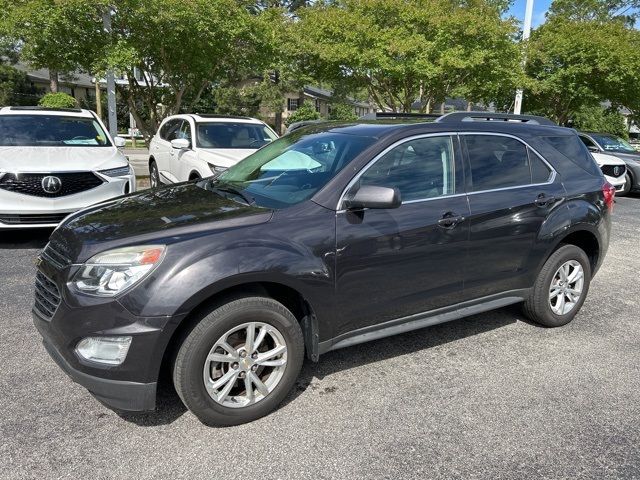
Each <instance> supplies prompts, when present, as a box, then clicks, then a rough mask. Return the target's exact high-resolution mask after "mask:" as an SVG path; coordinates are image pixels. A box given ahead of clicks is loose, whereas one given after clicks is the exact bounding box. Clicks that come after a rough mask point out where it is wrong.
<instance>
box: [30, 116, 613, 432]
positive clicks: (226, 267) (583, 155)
mask: <svg viewBox="0 0 640 480" xmlns="http://www.w3.org/2000/svg"><path fill="white" fill-rule="evenodd" d="M614 196H615V191H614V189H613V187H612V186H611V185H609V184H607V183H606V181H605V179H604V177H603V174H602V172H601V171H600V169H599V168H598V166H597V165H596V163H595V161H594V159H593V157H592V156H591V155H590V153H589V152H588V150H587V148H586V147H585V145H584V144H583V143H582V142H581V141H580V138H579V137H578V135H577V134H576V132H575V131H574V130H570V129H566V128H561V127H557V126H553V124H552V123H551V122H550V121H548V120H546V119H544V118H539V117H528V116H510V115H504V114H503V115H501V114H486V113H482V114H481V113H477V114H476V113H470V112H464V113H454V114H450V115H446V116H443V117H441V118H439V119H438V120H437V121H435V122H431V123H410V122H407V121H405V122H404V123H400V124H398V123H395V124H391V123H381V122H375V123H366V122H360V123H355V124H317V125H311V126H307V127H303V128H300V129H298V130H296V131H294V132H293V133H291V134H289V135H286V136H285V137H283V138H281V139H279V140H276V141H274V142H273V143H270V144H268V145H266V146H264V147H263V148H261V149H260V150H258V151H257V152H255V153H253V154H252V155H250V156H249V157H247V158H246V159H244V160H242V161H240V162H239V163H238V164H236V165H234V166H232V167H230V168H229V169H228V170H226V171H225V172H223V173H220V174H218V175H217V176H214V177H208V178H204V179H198V180H193V181H189V182H186V183H181V184H176V185H172V186H168V187H160V188H154V189H152V190H148V191H146V192H141V193H137V194H129V195H125V196H123V197H120V198H118V199H115V200H111V201H108V202H105V203H101V204H98V205H95V206H93V207H89V208H87V209H85V210H82V211H81V212H78V213H75V214H72V215H71V216H69V217H68V218H67V219H65V220H64V222H62V223H61V224H60V226H59V227H58V228H57V229H56V230H55V231H54V232H53V233H52V235H51V238H50V241H49V243H48V244H47V246H46V247H45V249H44V250H43V252H42V253H41V255H40V256H39V257H38V262H37V263H38V268H37V276H36V280H35V281H36V286H35V304H34V307H33V317H34V322H35V325H36V327H37V328H38V330H39V332H40V333H41V335H42V337H43V339H44V345H45V347H46V349H47V351H48V352H49V354H50V355H51V357H52V358H53V359H54V360H55V361H56V362H57V363H58V365H59V366H60V367H61V368H62V369H63V370H64V371H65V372H66V373H67V374H68V375H69V376H70V377H71V378H72V379H73V380H74V381H76V382H77V383H79V384H81V385H83V386H85V387H86V388H87V389H88V390H89V391H90V392H91V393H92V394H93V395H94V396H95V397H97V398H98V399H99V400H100V401H101V402H103V403H104V404H106V405H107V406H109V407H111V408H113V409H116V410H129V411H145V410H151V409H154V408H155V405H156V389H157V383H158V378H159V377H160V374H161V371H167V372H170V374H171V377H172V380H173V383H174V385H175V388H176V391H177V392H178V395H179V396H180V398H181V399H182V401H183V402H184V404H185V405H186V406H187V407H188V408H189V409H190V410H191V411H192V412H193V413H194V414H195V415H196V416H197V417H198V418H199V419H200V420H201V421H202V422H204V423H205V424H208V425H218V426H223V425H236V424H240V423H244V422H249V421H252V420H255V419H257V418H259V417H261V416H263V415H266V414H268V413H269V412H271V411H272V410H274V409H275V408H276V407H277V406H278V405H279V404H280V403H281V402H282V401H283V399H284V398H285V397H286V396H287V394H288V392H289V391H290V390H291V388H292V386H293V385H294V383H295V381H296V377H297V376H298V373H299V371H300V368H301V366H302V363H303V359H304V358H305V354H306V356H307V357H308V358H309V359H311V360H312V361H317V360H318V358H319V356H320V355H322V354H323V353H326V352H328V351H330V350H335V349H338V348H342V347H347V346H349V345H354V344H358V343H361V342H365V341H369V340H374V339H378V338H382V337H387V336H390V335H395V334H398V333H401V332H407V331H410V330H414V329H418V328H423V327H426V326H429V325H434V324H437V323H442V322H446V321H449V320H454V319H457V318H460V317H464V316H468V315H472V314H477V313H479V312H484V311H487V310H491V309H495V308H500V307H504V306H505V305H510V304H516V303H522V304H523V309H524V313H525V315H526V316H527V317H528V318H529V319H531V320H532V321H534V322H537V323H538V324H540V325H543V326H545V327H559V326H561V325H565V324H567V323H568V322H570V321H571V320H572V319H573V318H574V317H575V315H576V314H577V313H578V311H579V310H580V308H581V307H582V304H583V303H584V301H585V297H586V295H587V292H588V289H589V283H590V281H591V279H592V278H593V275H595V273H596V272H597V270H598V268H599V267H600V265H601V263H602V261H603V258H604V256H605V253H606V251H607V248H608V243H609V233H610V228H611V210H612V208H613V202H614ZM165 367H166V370H165Z"/></svg>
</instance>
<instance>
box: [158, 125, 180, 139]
mask: <svg viewBox="0 0 640 480" xmlns="http://www.w3.org/2000/svg"><path fill="white" fill-rule="evenodd" d="M181 125H182V120H181V119H173V120H169V121H167V122H166V123H165V124H164V125H163V126H162V128H161V129H160V137H161V138H163V139H164V140H166V141H168V142H170V141H171V140H175V139H176V138H178V137H177V136H176V135H177V132H178V130H179V129H180V126H181Z"/></svg>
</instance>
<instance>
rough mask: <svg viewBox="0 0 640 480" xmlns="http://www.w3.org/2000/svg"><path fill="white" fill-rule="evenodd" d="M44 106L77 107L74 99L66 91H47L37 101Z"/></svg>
mask: <svg viewBox="0 0 640 480" xmlns="http://www.w3.org/2000/svg"><path fill="white" fill-rule="evenodd" d="M38 105H40V106H41V107H45V108H77V103H76V99H75V98H73V97H72V96H71V95H68V94H66V93H62V92H58V93H47V94H46V95H43V97H42V98H41V99H40V101H39V102H38Z"/></svg>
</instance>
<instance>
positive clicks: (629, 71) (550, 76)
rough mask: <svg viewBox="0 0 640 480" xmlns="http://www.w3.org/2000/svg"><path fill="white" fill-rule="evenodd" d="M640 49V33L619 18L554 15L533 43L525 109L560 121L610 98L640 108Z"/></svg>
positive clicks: (535, 33) (529, 61)
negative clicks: (579, 17)
mask: <svg viewBox="0 0 640 480" xmlns="http://www.w3.org/2000/svg"><path fill="white" fill-rule="evenodd" d="M554 5H556V4H554ZM639 49H640V32H638V31H637V30H634V29H632V28H630V27H629V25H628V24H627V23H626V22H623V21H620V20H619V19H617V18H611V19H609V20H606V19H604V18H597V19H574V16H573V15H561V14H560V13H554V14H553V15H551V16H550V17H549V19H548V21H547V22H546V23H545V24H544V25H542V26H541V27H539V28H538V29H536V30H535V31H534V32H533V34H532V37H531V40H530V42H529V44H528V45H527V64H526V73H527V75H528V77H529V81H528V87H529V91H528V94H527V95H525V105H524V107H525V109H526V110H529V111H535V112H538V113H541V114H544V115H547V116H550V117H551V118H553V119H554V120H555V121H557V122H558V123H560V124H566V123H567V122H568V121H569V120H570V119H571V118H572V116H573V114H574V113H575V112H578V111H580V110H581V109H584V108H587V107H591V108H595V107H598V106H599V104H600V103H601V102H603V101H605V100H609V101H610V102H611V103H612V104H613V105H614V106H620V105H623V106H627V108H629V109H630V110H632V111H634V112H638V111H640V110H639V108H638V107H640V52H639Z"/></svg>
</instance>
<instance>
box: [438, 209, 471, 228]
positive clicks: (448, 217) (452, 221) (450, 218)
mask: <svg viewBox="0 0 640 480" xmlns="http://www.w3.org/2000/svg"><path fill="white" fill-rule="evenodd" d="M464 221H465V218H464V216H462V215H458V214H456V213H453V212H447V213H445V214H444V215H442V218H441V219H440V220H438V226H440V227H442V228H454V227H455V226H456V225H458V224H459V223H461V222H464Z"/></svg>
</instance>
